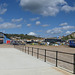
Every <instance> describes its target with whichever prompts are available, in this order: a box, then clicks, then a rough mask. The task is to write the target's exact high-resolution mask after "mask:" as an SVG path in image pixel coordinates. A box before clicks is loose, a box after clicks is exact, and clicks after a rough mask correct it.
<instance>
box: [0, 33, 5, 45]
mask: <svg viewBox="0 0 75 75" xmlns="http://www.w3.org/2000/svg"><path fill="white" fill-rule="evenodd" d="M3 42H4V34H3V33H2V32H0V44H3Z"/></svg>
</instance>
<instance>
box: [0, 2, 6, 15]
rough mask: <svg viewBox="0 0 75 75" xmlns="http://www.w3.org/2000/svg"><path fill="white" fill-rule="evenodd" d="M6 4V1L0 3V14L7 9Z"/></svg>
mask: <svg viewBox="0 0 75 75" xmlns="http://www.w3.org/2000/svg"><path fill="white" fill-rule="evenodd" d="M6 7H7V4H6V3H3V4H1V5H0V14H1V15H2V14H4V13H5V12H6V11H7V8H6Z"/></svg>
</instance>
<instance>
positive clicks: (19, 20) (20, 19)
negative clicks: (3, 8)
mask: <svg viewBox="0 0 75 75" xmlns="http://www.w3.org/2000/svg"><path fill="white" fill-rule="evenodd" d="M22 20H23V18H19V19H12V20H11V21H12V22H21V21H22Z"/></svg>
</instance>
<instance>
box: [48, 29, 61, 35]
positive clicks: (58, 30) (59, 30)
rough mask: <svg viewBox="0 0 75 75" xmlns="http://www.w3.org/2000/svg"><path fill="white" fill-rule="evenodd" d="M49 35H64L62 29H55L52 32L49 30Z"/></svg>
mask: <svg viewBox="0 0 75 75" xmlns="http://www.w3.org/2000/svg"><path fill="white" fill-rule="evenodd" d="M47 33H50V34H59V33H62V30H61V29H60V28H53V29H51V30H47Z"/></svg>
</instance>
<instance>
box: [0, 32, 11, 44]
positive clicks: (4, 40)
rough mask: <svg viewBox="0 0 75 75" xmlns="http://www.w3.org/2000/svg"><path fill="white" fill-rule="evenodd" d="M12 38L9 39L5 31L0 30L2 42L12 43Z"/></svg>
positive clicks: (0, 42) (0, 41) (0, 40)
mask: <svg viewBox="0 0 75 75" xmlns="http://www.w3.org/2000/svg"><path fill="white" fill-rule="evenodd" d="M10 41H11V40H10V39H8V38H7V37H6V36H5V35H4V33H2V32H0V44H3V43H6V44H9V43H10Z"/></svg>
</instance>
